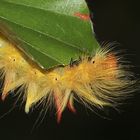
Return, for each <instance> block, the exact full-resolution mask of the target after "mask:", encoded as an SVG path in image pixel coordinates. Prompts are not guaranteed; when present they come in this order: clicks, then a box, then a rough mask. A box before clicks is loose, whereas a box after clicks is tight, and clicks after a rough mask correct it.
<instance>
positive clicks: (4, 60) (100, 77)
mask: <svg viewBox="0 0 140 140" xmlns="http://www.w3.org/2000/svg"><path fill="white" fill-rule="evenodd" d="M46 63H47V62H46ZM127 68H128V66H127V65H123V63H122V62H121V58H120V57H119V56H117V54H115V53H114V52H112V51H111V50H110V49H109V48H108V47H103V48H100V49H98V50H96V52H94V53H93V56H87V55H83V56H82V57H80V58H79V60H77V61H71V62H70V64H69V65H67V66H64V67H56V68H54V69H51V70H44V69H41V68H40V67H39V66H38V65H36V64H35V63H34V62H33V61H32V60H30V59H29V58H28V57H27V56H26V55H25V54H24V53H23V52H22V51H21V50H19V49H18V47H17V46H16V45H14V44H12V43H11V42H9V41H8V40H6V39H5V38H3V37H0V69H1V71H2V78H4V85H3V91H2V97H1V98H2V100H4V99H5V97H6V96H7V95H8V94H9V92H10V91H12V90H14V89H16V88H18V87H20V89H21V90H22V89H24V90H25V93H24V97H23V100H24V101H25V102H26V104H25V112H26V113H28V112H29V110H30V108H31V107H33V106H34V105H35V104H36V103H38V102H43V101H45V102H47V105H48V107H49V105H50V104H52V103H54V105H55V107H56V111H57V121H58V122H59V121H60V119H61V115H62V112H63V111H64V109H65V108H66V107H68V108H69V109H70V110H72V111H73V112H75V108H74V100H75V98H78V99H79V100H81V101H82V102H83V103H85V104H87V103H88V104H90V105H93V106H95V107H97V108H103V107H104V106H115V105H116V104H117V102H119V100H121V99H123V98H124V97H125V96H127V94H128V93H130V92H133V91H134V88H133V85H134V83H135V81H133V80H132V79H131V77H132V74H131V72H129V71H127ZM19 94H20V93H19ZM46 99H47V100H46Z"/></svg>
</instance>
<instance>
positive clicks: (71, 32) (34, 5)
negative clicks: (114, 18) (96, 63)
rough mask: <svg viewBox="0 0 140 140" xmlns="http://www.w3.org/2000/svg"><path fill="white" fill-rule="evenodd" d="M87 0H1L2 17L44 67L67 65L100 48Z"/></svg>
mask: <svg viewBox="0 0 140 140" xmlns="http://www.w3.org/2000/svg"><path fill="white" fill-rule="evenodd" d="M81 14H89V11H88V7H87V5H86V2H85V1H84V0H0V20H1V22H4V23H5V24H6V25H8V27H9V28H10V29H11V30H12V32H13V33H15V34H16V39H17V40H18V41H20V42H21V44H22V45H21V46H20V47H21V48H22V50H24V51H25V53H26V54H27V55H29V56H30V57H31V58H32V59H33V60H35V61H36V62H37V63H38V64H39V65H40V66H42V67H43V68H51V67H53V66H56V65H67V64H69V62H70V60H71V58H73V59H77V58H78V57H79V56H80V55H81V54H82V53H84V52H86V53H89V54H91V53H92V52H93V51H94V49H96V48H98V47H99V44H98V42H97V41H96V39H95V37H94V32H93V30H92V25H91V21H90V20H84V19H82V18H81V17H78V16H77V15H81Z"/></svg>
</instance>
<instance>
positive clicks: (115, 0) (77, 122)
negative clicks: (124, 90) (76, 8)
mask: <svg viewBox="0 0 140 140" xmlns="http://www.w3.org/2000/svg"><path fill="white" fill-rule="evenodd" d="M88 3H89V6H90V8H91V10H92V11H93V13H94V14H93V23H94V29H95V32H96V38H97V39H98V41H99V42H103V41H109V42H112V41H117V42H119V43H120V46H118V48H119V49H125V50H126V53H127V54H131V55H129V57H128V59H129V60H130V61H131V62H132V64H133V65H135V66H136V67H135V68H133V71H134V72H135V73H136V77H138V78H140V76H139V73H140V62H139V60H140V45H139V42H140V39H139V32H140V28H139V26H140V19H139V16H140V10H139V5H140V4H139V3H138V1H135V0H88ZM139 94H140V92H139V93H138V92H137V93H135V94H134V98H132V99H130V100H129V101H127V102H126V104H124V105H122V107H121V108H120V112H117V111H115V110H112V109H108V110H107V112H105V113H103V114H108V116H109V118H110V119H104V118H102V117H99V116H98V115H96V114H95V113H93V112H91V111H89V110H87V109H85V108H84V107H83V106H82V105H79V104H76V108H77V113H76V114H72V113H71V112H69V111H68V110H66V111H65V112H64V114H63V118H62V121H61V123H60V124H57V122H56V120H55V115H53V113H51V112H48V113H47V115H46V117H45V118H44V121H43V122H42V123H41V124H39V123H38V124H37V125H38V127H36V128H34V129H33V131H32V132H31V130H32V128H33V125H34V122H35V120H36V119H37V116H38V114H39V109H38V110H35V111H34V112H33V113H30V114H28V115H26V114H25V113H24V109H23V107H21V108H19V107H16V108H15V109H14V110H13V111H12V112H11V113H9V114H8V115H6V116H5V117H4V118H2V119H0V140H1V139H4V140H7V139H10V140H19V139H21V140H39V139H40V140H42V139H43V140H44V139H46V140H67V139H71V140H81V139H85V140H140V95H139ZM13 102H14V101H13V100H12V99H11V98H10V97H8V98H7V99H6V101H5V102H1V103H0V115H2V114H4V112H6V111H8V110H9V109H10V108H11V106H12V104H13Z"/></svg>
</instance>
